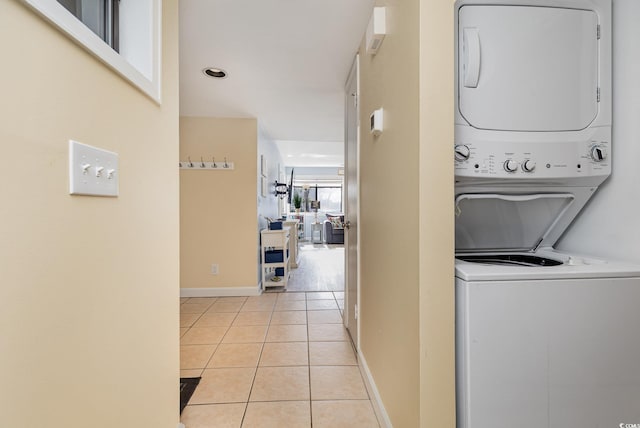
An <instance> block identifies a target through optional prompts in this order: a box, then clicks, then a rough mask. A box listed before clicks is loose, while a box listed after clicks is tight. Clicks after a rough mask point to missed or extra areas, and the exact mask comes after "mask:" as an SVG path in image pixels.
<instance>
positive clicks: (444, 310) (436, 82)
mask: <svg viewBox="0 0 640 428" xmlns="http://www.w3.org/2000/svg"><path fill="white" fill-rule="evenodd" d="M453 17H454V11H453V0H421V1H420V426H421V427H429V428H445V427H450V428H453V427H455V342H454V340H455V324H454V321H455V300H454V296H455V292H454V232H453V231H454V227H453V223H454V215H453V185H454V173H453V155H452V151H453V150H452V149H453V109H454V97H453V88H454V86H453V85H454V83H453V77H454V74H453V73H454V69H453V58H454V49H453V48H454V28H453Z"/></svg>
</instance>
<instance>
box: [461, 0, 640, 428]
mask: <svg viewBox="0 0 640 428" xmlns="http://www.w3.org/2000/svg"><path fill="white" fill-rule="evenodd" d="M455 13H456V36H457V43H456V47H457V53H456V112H455V115H456V123H455V144H456V146H455V174H456V196H455V206H456V238H455V239H456V241H455V242H456V273H455V275H456V285H455V286H456V378H457V417H458V428H507V427H508V428H514V427H517V428H543V427H549V428H550V427H554V428H556V427H557V428H560V427H563V428H567V427H568V428H616V427H619V426H623V425H625V424H640V266H637V265H631V264H625V263H618V262H615V261H611V260H601V259H595V258H592V257H586V256H583V255H579V254H567V253H565V252H562V251H559V250H557V249H555V248H554V246H555V245H556V243H557V242H558V240H559V239H560V238H561V237H562V235H563V233H564V231H565V230H566V229H567V228H568V227H569V226H570V225H571V223H572V221H573V220H574V219H575V218H576V216H578V214H579V213H580V212H581V210H582V209H583V208H584V207H585V204H587V202H588V201H589V199H590V198H591V196H592V195H593V194H594V192H596V190H597V188H598V186H599V185H600V184H601V183H602V182H603V181H605V180H606V179H607V177H608V176H609V175H610V174H611V150H612V145H611V87H612V85H611V50H612V49H611V44H612V40H611V25H612V24H611V0H523V1H520V0H459V1H458V2H456V5H455ZM587 209H588V208H587ZM602 222H603V223H606V222H607V219H606V218H603V219H602ZM585 253H591V254H593V253H597V249H596V248H590V249H585ZM621 424H623V425H621ZM639 426H640V425H639Z"/></svg>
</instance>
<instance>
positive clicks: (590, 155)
mask: <svg viewBox="0 0 640 428" xmlns="http://www.w3.org/2000/svg"><path fill="white" fill-rule="evenodd" d="M607 130H608V128H606V129H601V131H602V132H596V133H593V134H592V135H590V137H589V138H588V139H586V140H585V141H574V142H567V141H563V142H555V143H554V142H553V140H549V141H530V142H522V141H520V142H517V143H514V142H507V141H473V140H471V141H465V139H464V138H459V139H458V141H456V144H455V146H454V160H455V175H456V178H479V179H491V178H499V179H516V180H518V179H527V180H540V179H546V180H548V179H565V178H581V177H583V178H586V177H594V176H596V177H597V176H604V177H606V176H608V175H609V174H610V173H611V142H610V139H609V134H608V132H606V131H607ZM462 134H463V135H464V132H463V133H462Z"/></svg>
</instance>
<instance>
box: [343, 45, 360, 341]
mask: <svg viewBox="0 0 640 428" xmlns="http://www.w3.org/2000/svg"><path fill="white" fill-rule="evenodd" d="M358 122H359V120H358V56H356V59H355V60H354V62H353V66H352V67H351V71H350V73H349V78H348V79H347V84H346V87H345V129H344V134H345V135H344V147H345V151H344V152H345V153H344V164H345V184H346V185H345V201H346V203H345V205H346V206H345V217H344V218H345V223H346V224H345V226H346V227H345V230H344V231H345V234H344V237H345V241H344V245H345V255H346V256H345V278H346V284H345V304H344V322H345V326H346V327H347V330H348V331H349V334H350V335H351V339H352V340H353V343H354V344H355V345H356V347H357V346H358V321H357V314H358V312H357V307H358V199H359V196H358V195H359V183H358V153H359V150H358V141H359V138H358Z"/></svg>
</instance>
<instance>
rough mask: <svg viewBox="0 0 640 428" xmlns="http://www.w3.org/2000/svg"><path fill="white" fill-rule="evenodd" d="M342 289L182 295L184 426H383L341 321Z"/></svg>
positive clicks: (181, 356)
mask: <svg viewBox="0 0 640 428" xmlns="http://www.w3.org/2000/svg"><path fill="white" fill-rule="evenodd" d="M343 299H344V293H343V292H307V293H304V292H286V293H265V294H263V295H261V296H255V297H220V298H182V299H181V308H180V309H181V311H180V326H181V329H180V335H181V338H180V345H181V346H180V366H181V377H197V376H202V380H201V381H200V384H199V385H198V387H197V389H196V391H195V393H194V395H193V396H192V398H191V400H190V402H189V405H188V406H187V407H186V408H185V410H184V412H183V414H182V422H183V423H184V424H185V426H186V428H218V427H244V428H247V427H261V428H267V427H288V428H289V427H311V426H313V427H314V428H321V427H331V428H336V427H349V428H358V427H361V428H369V427H378V426H379V425H378V422H377V420H376V417H375V413H374V411H373V408H372V405H371V401H370V400H369V395H368V393H367V390H366V387H365V383H364V381H363V379H362V376H361V375H360V370H359V368H358V366H357V360H356V354H355V352H354V349H353V346H352V344H351V341H350V338H349V336H348V334H347V332H346V330H345V328H344V326H343V324H342V316H341V310H340V307H342V306H343Z"/></svg>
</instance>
